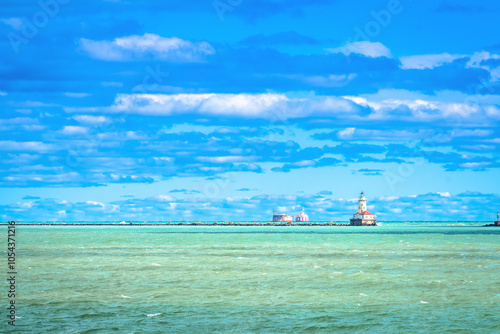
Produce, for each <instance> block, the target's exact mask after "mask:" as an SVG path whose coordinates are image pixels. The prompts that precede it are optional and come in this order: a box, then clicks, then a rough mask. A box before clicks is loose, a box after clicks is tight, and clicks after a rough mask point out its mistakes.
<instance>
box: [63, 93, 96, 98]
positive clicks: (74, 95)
mask: <svg viewBox="0 0 500 334" xmlns="http://www.w3.org/2000/svg"><path fill="white" fill-rule="evenodd" d="M64 95H66V96H67V97H74V98H78V99H81V98H84V97H87V96H90V95H91V94H89V93H71V92H66V93H64Z"/></svg>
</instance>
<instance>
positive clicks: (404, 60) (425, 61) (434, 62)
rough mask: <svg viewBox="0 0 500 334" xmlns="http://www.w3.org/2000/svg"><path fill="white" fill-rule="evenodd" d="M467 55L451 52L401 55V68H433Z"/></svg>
mask: <svg viewBox="0 0 500 334" xmlns="http://www.w3.org/2000/svg"><path fill="white" fill-rule="evenodd" d="M463 57H466V56H464V55H451V54H449V53H441V54H428V55H415V56H407V57H401V58H399V60H400V61H401V68H402V69H404V70H410V69H416V70H423V69H432V68H434V67H438V66H442V65H444V64H447V63H451V62H453V61H454V60H455V59H458V58H463Z"/></svg>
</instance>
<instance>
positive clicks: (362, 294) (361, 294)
mask: <svg viewBox="0 0 500 334" xmlns="http://www.w3.org/2000/svg"><path fill="white" fill-rule="evenodd" d="M359 295H360V296H363V297H368V295H365V294H364V293H360V294H359Z"/></svg>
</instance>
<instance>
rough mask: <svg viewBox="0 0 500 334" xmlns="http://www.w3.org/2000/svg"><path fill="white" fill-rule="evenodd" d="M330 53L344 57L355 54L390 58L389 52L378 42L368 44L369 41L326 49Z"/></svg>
mask: <svg viewBox="0 0 500 334" xmlns="http://www.w3.org/2000/svg"><path fill="white" fill-rule="evenodd" d="M327 51H330V52H331V53H343V54H345V55H346V56H347V55H349V54H351V53H355V54H361V55H364V56H366V57H371V58H377V57H387V58H391V57H392V55H391V51H390V50H389V49H388V48H387V47H386V46H385V45H384V44H382V43H380V42H369V41H361V42H354V43H348V44H346V45H345V46H341V47H338V48H334V49H327Z"/></svg>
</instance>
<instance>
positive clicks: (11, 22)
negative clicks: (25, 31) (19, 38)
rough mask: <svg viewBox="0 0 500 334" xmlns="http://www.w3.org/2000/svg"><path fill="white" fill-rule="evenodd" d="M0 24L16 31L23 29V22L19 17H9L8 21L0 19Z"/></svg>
mask: <svg viewBox="0 0 500 334" xmlns="http://www.w3.org/2000/svg"><path fill="white" fill-rule="evenodd" d="M0 22H3V23H4V24H6V25H8V26H10V27H12V28H14V29H16V30H20V29H21V28H22V27H23V20H22V19H21V18H19V17H11V18H10V19H0Z"/></svg>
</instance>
